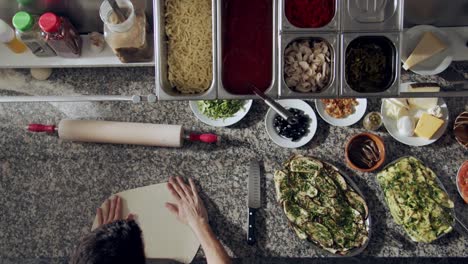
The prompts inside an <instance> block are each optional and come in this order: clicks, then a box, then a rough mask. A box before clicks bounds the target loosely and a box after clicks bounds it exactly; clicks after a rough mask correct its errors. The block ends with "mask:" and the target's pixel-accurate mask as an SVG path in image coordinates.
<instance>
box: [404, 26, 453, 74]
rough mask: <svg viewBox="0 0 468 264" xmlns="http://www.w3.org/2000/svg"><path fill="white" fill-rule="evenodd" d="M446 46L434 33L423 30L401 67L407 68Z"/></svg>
mask: <svg viewBox="0 0 468 264" xmlns="http://www.w3.org/2000/svg"><path fill="white" fill-rule="evenodd" d="M446 48H447V45H445V43H444V42H442V40H440V39H439V38H438V37H437V36H436V35H435V34H434V33H432V32H430V31H428V32H425V33H424V35H423V37H422V38H421V40H420V41H419V43H418V45H417V46H416V48H415V49H414V50H413V52H412V53H411V55H410V56H409V57H408V59H407V60H406V61H405V63H404V64H403V69H405V70H408V69H411V68H413V67H414V66H415V65H417V64H419V63H421V62H423V61H425V60H427V59H429V58H431V57H432V56H434V55H436V54H437V53H439V52H442V51H443V50H445V49H446Z"/></svg>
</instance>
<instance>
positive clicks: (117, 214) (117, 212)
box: [113, 196, 122, 221]
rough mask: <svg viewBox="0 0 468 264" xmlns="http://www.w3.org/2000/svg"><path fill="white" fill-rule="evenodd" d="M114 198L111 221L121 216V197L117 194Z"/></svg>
mask: <svg viewBox="0 0 468 264" xmlns="http://www.w3.org/2000/svg"><path fill="white" fill-rule="evenodd" d="M115 199H116V200H117V201H116V205H115V214H114V218H113V221H116V220H120V219H121V218H122V198H120V196H117V197H116V198H115Z"/></svg>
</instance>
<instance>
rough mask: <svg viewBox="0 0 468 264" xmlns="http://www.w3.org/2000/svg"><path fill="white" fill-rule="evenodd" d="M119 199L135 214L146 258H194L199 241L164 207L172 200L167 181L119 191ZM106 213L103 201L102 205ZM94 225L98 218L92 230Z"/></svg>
mask: <svg viewBox="0 0 468 264" xmlns="http://www.w3.org/2000/svg"><path fill="white" fill-rule="evenodd" d="M117 195H119V196H120V197H121V198H122V211H123V215H124V216H126V215H128V213H132V214H135V215H136V217H135V219H136V221H137V223H138V224H139V225H140V228H141V230H142V231H143V239H144V244H145V253H146V257H147V258H149V259H173V260H176V261H179V262H183V263H190V262H191V261H192V260H193V258H194V257H195V255H196V253H197V251H198V248H199V247H200V242H198V240H197V238H196V236H195V235H194V234H193V232H192V230H191V229H190V228H189V227H188V226H186V225H184V224H182V223H180V222H179V221H178V220H177V218H176V217H175V216H173V215H172V214H171V213H170V212H169V211H168V210H167V208H165V203H166V202H171V201H173V199H172V197H171V194H170V193H169V191H168V190H167V187H166V183H161V184H155V185H150V186H146V187H141V188H137V189H132V190H127V191H123V192H120V193H118V194H117ZM101 208H102V209H103V211H104V213H106V212H107V208H105V202H104V203H103V205H102V206H101ZM96 227H97V217H96V218H95V219H94V223H93V227H92V229H95V228H96Z"/></svg>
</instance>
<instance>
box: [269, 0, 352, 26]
mask: <svg viewBox="0 0 468 264" xmlns="http://www.w3.org/2000/svg"><path fill="white" fill-rule="evenodd" d="M280 1H281V2H280V6H279V15H278V16H279V18H280V25H281V31H288V32H308V33H310V32H329V31H339V30H340V19H341V15H340V13H341V11H340V10H341V8H340V7H341V2H342V1H343V2H346V1H347V0H334V1H335V15H334V16H333V18H332V19H331V20H330V22H329V23H328V24H327V25H325V26H323V27H319V28H299V27H296V26H294V25H293V24H291V22H289V19H288V18H287V16H286V12H285V10H286V7H285V2H286V0H280Z"/></svg>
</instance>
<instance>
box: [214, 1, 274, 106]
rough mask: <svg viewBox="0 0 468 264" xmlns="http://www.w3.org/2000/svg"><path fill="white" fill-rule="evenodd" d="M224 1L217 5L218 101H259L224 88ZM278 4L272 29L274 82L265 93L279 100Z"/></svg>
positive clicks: (252, 95)
mask: <svg viewBox="0 0 468 264" xmlns="http://www.w3.org/2000/svg"><path fill="white" fill-rule="evenodd" d="M223 2H224V1H223V0H220V1H219V2H218V5H217V12H216V13H217V41H218V49H217V58H218V61H217V63H218V67H217V68H218V75H217V78H218V99H257V97H256V96H255V95H254V94H248V95H237V94H232V93H230V92H229V91H227V90H226V89H225V88H224V86H223V80H222V72H223V51H222V46H223V43H222V38H223V36H222V28H223V26H222V25H223V24H222V23H223V18H222V10H221V8H222V6H223ZM277 11H278V3H277V0H273V10H272V12H273V20H272V23H273V29H272V34H273V35H272V36H273V38H272V41H273V46H272V47H273V48H272V62H273V63H272V65H271V70H272V75H271V76H272V80H271V85H270V87H269V88H268V89H267V90H266V91H265V94H267V95H269V96H270V97H272V98H277V97H278V81H277V76H278V67H277V66H276V65H277V63H278V52H277V49H278V44H277V43H278V15H277V14H278V13H277Z"/></svg>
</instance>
